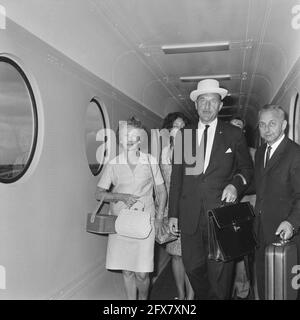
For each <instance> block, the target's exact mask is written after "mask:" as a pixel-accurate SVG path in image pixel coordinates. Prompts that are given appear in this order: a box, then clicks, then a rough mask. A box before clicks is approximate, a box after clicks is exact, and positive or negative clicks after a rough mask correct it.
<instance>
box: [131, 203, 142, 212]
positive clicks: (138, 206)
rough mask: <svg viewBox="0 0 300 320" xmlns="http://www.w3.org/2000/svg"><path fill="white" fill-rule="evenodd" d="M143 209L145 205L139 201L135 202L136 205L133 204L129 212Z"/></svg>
mask: <svg viewBox="0 0 300 320" xmlns="http://www.w3.org/2000/svg"><path fill="white" fill-rule="evenodd" d="M144 209H145V204H144V203H143V202H142V201H141V200H137V201H136V203H134V204H133V205H132V206H131V207H130V210H142V211H144Z"/></svg>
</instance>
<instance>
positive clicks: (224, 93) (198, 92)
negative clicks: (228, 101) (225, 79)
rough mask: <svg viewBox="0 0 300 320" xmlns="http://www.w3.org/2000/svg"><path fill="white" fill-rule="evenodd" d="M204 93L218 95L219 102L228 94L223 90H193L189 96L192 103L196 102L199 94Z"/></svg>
mask: <svg viewBox="0 0 300 320" xmlns="http://www.w3.org/2000/svg"><path fill="white" fill-rule="evenodd" d="M205 93H218V94H219V95H220V96H221V100H223V99H224V98H225V97H226V96H227V93H228V90H226V89H223V88H212V89H205V90H194V91H192V92H191V94H190V98H191V100H192V101H194V102H195V101H196V100H197V98H198V97H199V96H200V94H205Z"/></svg>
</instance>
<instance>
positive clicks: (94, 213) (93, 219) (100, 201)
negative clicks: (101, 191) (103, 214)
mask: <svg viewBox="0 0 300 320" xmlns="http://www.w3.org/2000/svg"><path fill="white" fill-rule="evenodd" d="M103 201H104V195H102V196H101V197H100V200H99V203H98V205H97V207H96V209H95V210H94V211H93V212H92V214H91V218H90V222H91V223H94V221H95V217H96V214H97V213H98V211H99V210H100V208H101V206H102V204H103Z"/></svg>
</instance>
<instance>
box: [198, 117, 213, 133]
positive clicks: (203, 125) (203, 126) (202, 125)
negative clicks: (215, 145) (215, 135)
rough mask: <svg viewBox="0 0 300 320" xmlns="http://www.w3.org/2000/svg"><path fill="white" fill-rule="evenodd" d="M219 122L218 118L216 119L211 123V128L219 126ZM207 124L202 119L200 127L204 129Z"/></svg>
mask: <svg viewBox="0 0 300 320" xmlns="http://www.w3.org/2000/svg"><path fill="white" fill-rule="evenodd" d="M217 124H218V118H216V119H214V120H213V121H212V122H211V123H209V128H213V129H215V128H216V127H217ZM205 126H206V124H204V123H202V122H201V120H199V122H198V129H199V130H204V129H205Z"/></svg>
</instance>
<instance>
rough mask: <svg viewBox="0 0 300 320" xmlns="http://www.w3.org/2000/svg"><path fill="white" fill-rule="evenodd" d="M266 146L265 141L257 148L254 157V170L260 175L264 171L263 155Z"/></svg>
mask: <svg viewBox="0 0 300 320" xmlns="http://www.w3.org/2000/svg"><path fill="white" fill-rule="evenodd" d="M266 148H267V144H266V143H265V144H263V145H262V146H261V147H260V148H259V149H258V150H257V155H256V159H255V167H256V168H257V169H256V170H258V171H259V175H260V176H262V175H263V174H264V171H265V168H264V157H265V151H266Z"/></svg>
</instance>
